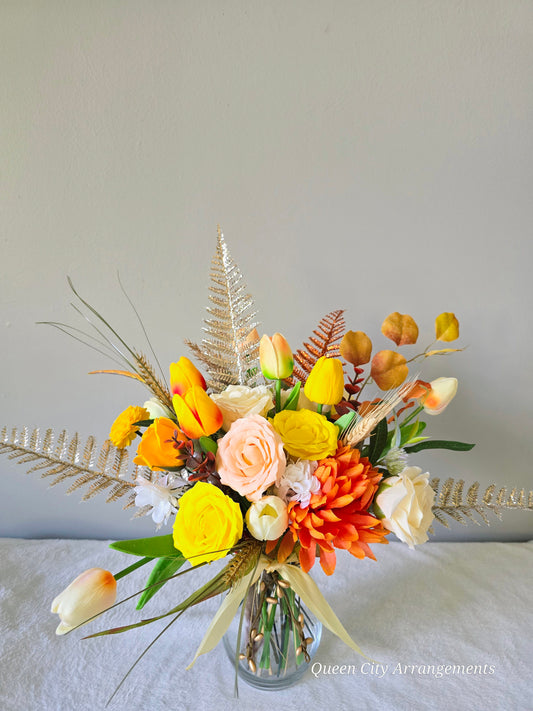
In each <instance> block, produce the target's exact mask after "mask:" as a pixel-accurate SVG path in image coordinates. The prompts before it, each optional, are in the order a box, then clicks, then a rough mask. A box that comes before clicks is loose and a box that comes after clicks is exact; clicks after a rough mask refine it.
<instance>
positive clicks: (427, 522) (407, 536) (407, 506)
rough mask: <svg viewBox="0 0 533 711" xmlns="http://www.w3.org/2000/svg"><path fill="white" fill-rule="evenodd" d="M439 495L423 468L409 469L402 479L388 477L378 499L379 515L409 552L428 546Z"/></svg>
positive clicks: (376, 507)
mask: <svg viewBox="0 0 533 711" xmlns="http://www.w3.org/2000/svg"><path fill="white" fill-rule="evenodd" d="M434 503H435V491H434V490H433V488H432V487H431V485H430V483H429V474H428V473H427V472H426V473H425V474H422V469H420V467H406V468H405V469H404V470H403V471H402V472H401V473H400V474H399V475H398V476H391V477H387V479H385V481H384V482H383V484H382V485H381V486H380V488H379V490H378V493H377V496H376V506H375V510H376V515H377V516H378V517H379V518H380V519H381V523H382V524H383V525H384V526H385V528H386V529H387V530H389V531H392V533H394V535H395V536H396V537H397V538H399V539H400V541H403V542H404V543H407V545H408V546H409V548H411V549H412V548H414V547H415V546H416V545H420V544H421V543H425V542H426V541H427V540H428V536H427V531H428V528H429V527H430V526H431V523H432V521H433V519H434V516H433V504H434Z"/></svg>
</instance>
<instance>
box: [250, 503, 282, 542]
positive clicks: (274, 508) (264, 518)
mask: <svg viewBox="0 0 533 711" xmlns="http://www.w3.org/2000/svg"><path fill="white" fill-rule="evenodd" d="M246 525H247V526H248V530H249V531H250V533H251V534H252V536H253V537H254V538H257V540H258V541H275V540H276V539H277V538H279V537H280V536H281V534H282V533H283V532H284V531H285V529H286V528H287V526H288V525H289V514H288V512H287V504H286V503H285V502H284V501H282V500H281V499H280V498H279V497H278V496H263V498H262V499H259V501H255V502H254V503H253V504H252V505H251V506H250V508H249V509H248V511H247V512H246Z"/></svg>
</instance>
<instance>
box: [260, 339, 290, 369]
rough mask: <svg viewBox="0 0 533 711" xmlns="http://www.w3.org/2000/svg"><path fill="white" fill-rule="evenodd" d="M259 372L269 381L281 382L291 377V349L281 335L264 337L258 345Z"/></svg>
mask: <svg viewBox="0 0 533 711" xmlns="http://www.w3.org/2000/svg"><path fill="white" fill-rule="evenodd" d="M259 361H260V364H261V371H262V373H263V375H264V376H265V378H268V379H269V380H283V379H284V378H289V377H290V376H291V375H292V371H293V369H294V359H293V357H292V351H291V347H290V346H289V344H288V343H287V340H286V339H285V338H284V337H283V336H282V335H281V333H275V334H274V335H273V336H272V338H270V336H267V335H264V336H263V337H262V338H261V341H260V343H259Z"/></svg>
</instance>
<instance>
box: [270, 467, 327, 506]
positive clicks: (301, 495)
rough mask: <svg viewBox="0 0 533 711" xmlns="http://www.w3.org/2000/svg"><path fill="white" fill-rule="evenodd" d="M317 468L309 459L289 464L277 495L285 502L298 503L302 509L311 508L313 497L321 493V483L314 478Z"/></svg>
mask: <svg viewBox="0 0 533 711" xmlns="http://www.w3.org/2000/svg"><path fill="white" fill-rule="evenodd" d="M317 466H318V463H317V462H312V461H309V460H308V459H298V461H296V462H291V463H290V464H287V467H286V468H285V473H284V475H283V476H282V477H281V481H280V483H279V486H278V487H277V490H276V494H277V495H278V496H280V497H281V498H282V499H284V500H285V501H298V502H299V504H300V506H301V507H302V508H306V507H307V506H309V501H310V499H311V495H312V494H317V493H318V492H319V491H320V482H319V481H318V479H317V478H316V476H314V472H315V470H316V468H317Z"/></svg>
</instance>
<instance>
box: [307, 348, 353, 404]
mask: <svg viewBox="0 0 533 711" xmlns="http://www.w3.org/2000/svg"><path fill="white" fill-rule="evenodd" d="M304 393H305V394H306V395H307V397H308V398H309V399H310V400H312V401H313V402H318V403H319V404H321V405H336V404H337V403H339V402H340V401H341V400H342V396H343V393H344V373H343V372H342V363H341V361H340V360H339V359H338V358H326V356H322V357H321V358H319V359H318V360H317V362H316V363H315V365H314V366H313V370H312V371H311V372H310V373H309V375H308V377H307V380H306V381H305V386H304Z"/></svg>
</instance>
